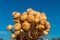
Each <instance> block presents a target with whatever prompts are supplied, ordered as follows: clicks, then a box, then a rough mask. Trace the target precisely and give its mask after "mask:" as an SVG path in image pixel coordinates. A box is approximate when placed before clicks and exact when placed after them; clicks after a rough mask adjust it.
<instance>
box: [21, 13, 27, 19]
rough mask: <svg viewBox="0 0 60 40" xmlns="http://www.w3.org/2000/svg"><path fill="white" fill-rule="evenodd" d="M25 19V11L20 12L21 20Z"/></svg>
mask: <svg viewBox="0 0 60 40" xmlns="http://www.w3.org/2000/svg"><path fill="white" fill-rule="evenodd" d="M26 19H27V12H23V13H22V14H21V20H26Z"/></svg>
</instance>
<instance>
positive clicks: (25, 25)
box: [22, 21, 30, 30]
mask: <svg viewBox="0 0 60 40" xmlns="http://www.w3.org/2000/svg"><path fill="white" fill-rule="evenodd" d="M22 28H23V30H29V29H30V23H28V22H27V21H25V22H24V23H23V24H22Z"/></svg>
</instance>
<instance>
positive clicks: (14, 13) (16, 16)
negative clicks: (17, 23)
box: [12, 12, 20, 18]
mask: <svg viewBox="0 0 60 40" xmlns="http://www.w3.org/2000/svg"><path fill="white" fill-rule="evenodd" d="M12 16H13V17H14V18H18V17H19V16H20V13H19V12H13V13H12Z"/></svg>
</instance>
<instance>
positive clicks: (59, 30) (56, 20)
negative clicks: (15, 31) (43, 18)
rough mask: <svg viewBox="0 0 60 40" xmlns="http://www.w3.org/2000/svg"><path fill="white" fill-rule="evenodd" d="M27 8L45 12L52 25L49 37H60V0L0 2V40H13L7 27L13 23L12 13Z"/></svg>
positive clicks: (10, 0) (11, 0)
mask: <svg viewBox="0 0 60 40" xmlns="http://www.w3.org/2000/svg"><path fill="white" fill-rule="evenodd" d="M27 8H33V9H34V10H37V11H41V12H45V13H46V15H47V18H48V21H49V22H50V23H51V28H50V32H49V34H48V37H49V38H51V37H60V0H0V38H1V37H2V38H4V39H5V40H11V39H10V38H9V35H10V34H11V33H10V32H9V31H7V30H6V26H7V25H9V24H14V22H12V18H13V17H12V15H11V14H12V12H13V11H17V12H21V13H22V12H24V11H26V9H27Z"/></svg>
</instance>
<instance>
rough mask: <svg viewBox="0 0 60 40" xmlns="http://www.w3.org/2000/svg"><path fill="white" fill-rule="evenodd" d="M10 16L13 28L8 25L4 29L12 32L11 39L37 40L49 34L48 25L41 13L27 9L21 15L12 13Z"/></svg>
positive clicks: (43, 14)
mask: <svg viewBox="0 0 60 40" xmlns="http://www.w3.org/2000/svg"><path fill="white" fill-rule="evenodd" d="M12 16H13V22H15V24H14V25H13V26H12V25H8V26H7V28H6V29H7V30H10V31H11V32H12V34H11V35H10V37H11V38H15V39H16V40H37V38H38V37H39V36H43V35H47V34H48V32H49V29H50V23H49V22H48V21H47V17H46V15H45V13H43V12H39V11H35V10H33V9H32V8H28V9H27V11H26V12H23V13H19V12H13V13H12ZM12 29H13V30H14V31H12Z"/></svg>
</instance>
